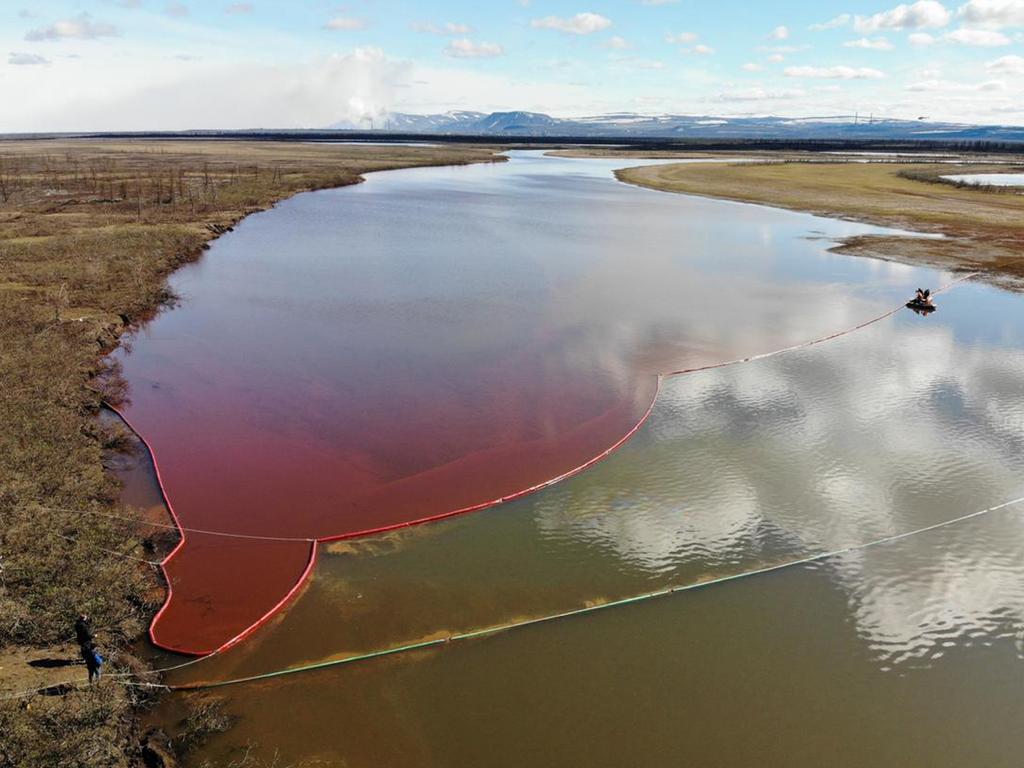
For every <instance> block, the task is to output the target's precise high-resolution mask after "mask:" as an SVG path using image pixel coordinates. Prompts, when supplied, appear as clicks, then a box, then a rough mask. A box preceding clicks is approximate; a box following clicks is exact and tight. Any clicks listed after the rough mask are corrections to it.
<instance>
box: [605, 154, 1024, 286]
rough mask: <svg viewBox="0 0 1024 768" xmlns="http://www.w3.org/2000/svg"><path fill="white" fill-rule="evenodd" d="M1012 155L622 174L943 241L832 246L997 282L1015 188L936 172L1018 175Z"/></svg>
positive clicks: (875, 238)
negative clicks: (998, 159)
mask: <svg viewBox="0 0 1024 768" xmlns="http://www.w3.org/2000/svg"><path fill="white" fill-rule="evenodd" d="M1019 162H1020V159H1019V158H1016V159H1013V160H1010V161H1008V162H1003V163H999V164H996V163H992V164H978V163H972V164H970V165H959V164H955V163H942V164H939V163H933V162H932V163H930V162H905V161H904V162H899V161H897V162H872V163H863V162H857V163H851V162H821V161H820V157H810V158H808V157H807V156H804V157H803V158H801V159H795V158H790V159H788V160H786V161H784V162H761V163H746V164H738V163H736V164H719V163H712V164H670V165H657V166H648V167H643V168H627V169H624V170H621V171H618V172H617V175H618V177H619V178H620V179H621V180H622V181H626V182H629V183H632V184H637V185H640V186H644V187H650V188H653V189H659V190H664V191H669V192H685V193H687V194H695V195H703V196H707V197H719V198H725V199H728V200H737V201H741V202H748V203H760V204H764V205H772V206H777V207H779V208H789V209H792V210H798V211H808V212H811V213H816V214H820V215H824V216H833V217H837V218H845V219H856V220H858V221H865V222H869V223H872V224H878V225H882V226H889V227H898V228H901V229H908V230H915V231H919V232H927V233H933V234H941V235H944V236H945V237H943V238H910V239H908V238H905V237H892V236H885V235H868V236H860V237H854V238H850V239H848V240H847V241H845V242H844V243H843V244H841V245H840V246H838V247H837V248H836V250H838V251H841V252H845V253H851V254H856V255H863V256H872V257H876V258H883V259H888V260H892V261H901V262H905V263H911V264H927V265H930V266H935V267H939V268H943V269H958V270H967V271H977V272H982V273H984V274H985V275H986V278H987V279H990V280H992V281H994V282H998V283H1000V284H1002V285H1004V286H1014V287H1018V286H1020V285H1021V284H1022V282H1024V195H1022V194H1019V192H1020V190H1014V189H1013V188H1006V187H994V186H983V187H979V186H973V185H966V184H963V183H957V182H955V181H949V180H947V179H943V178H941V177H942V176H945V175H954V174H960V173H972V174H973V173H1020V172H1021V166H1020V165H1015V164H1014V163H1019Z"/></svg>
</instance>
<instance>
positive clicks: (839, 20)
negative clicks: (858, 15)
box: [810, 13, 853, 32]
mask: <svg viewBox="0 0 1024 768" xmlns="http://www.w3.org/2000/svg"><path fill="white" fill-rule="evenodd" d="M852 20H853V17H852V16H851V15H850V14H848V13H841V14H839V15H838V16H836V17H835V18H832V19H829V20H828V21H823V22H822V23H820V24H811V26H810V30H811V31H812V32H824V31H825V30H826V29H837V28H838V27H845V26H846V25H847V24H849V23H850V22H851V21H852Z"/></svg>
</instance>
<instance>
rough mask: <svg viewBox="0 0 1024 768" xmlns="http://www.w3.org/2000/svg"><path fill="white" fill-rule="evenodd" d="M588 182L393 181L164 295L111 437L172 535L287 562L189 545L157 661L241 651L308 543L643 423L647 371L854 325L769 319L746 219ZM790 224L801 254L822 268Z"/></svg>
mask: <svg viewBox="0 0 1024 768" xmlns="http://www.w3.org/2000/svg"><path fill="white" fill-rule="evenodd" d="M563 166H564V167H563ZM581 167H584V166H580V165H578V164H571V165H570V164H569V161H551V160H530V161H525V162H524V161H514V162H512V163H509V164H508V165H507V166H504V167H502V166H495V167H487V168H465V169H454V170H453V169H429V170H418V171H403V172H396V173H389V174H381V175H377V176H375V177H373V178H372V179H371V180H370V181H369V182H367V183H366V184H363V185H359V186H358V187H356V188H349V189H343V190H335V191H329V192H323V193H314V194H309V195H302V196H300V197H298V198H295V199H293V200H290V201H287V202H285V203H283V204H282V205H281V206H279V207H278V208H277V209H275V210H273V211H270V212H268V213H265V214H259V215H256V216H253V217H250V218H249V219H247V220H245V221H244V222H243V223H242V225H241V226H240V227H239V228H238V229H237V230H236V231H235V232H234V233H232V234H231V235H229V236H227V237H225V238H222V239H221V240H219V241H217V243H215V245H214V247H213V249H212V250H211V251H210V252H209V253H208V254H207V255H206V256H205V257H204V258H203V259H202V260H201V261H200V262H199V263H197V264H195V265H192V266H189V267H187V268H185V269H183V270H181V271H180V272H179V273H177V274H176V275H175V276H174V279H173V281H172V285H173V287H174V289H175V290H176V291H177V292H178V293H179V294H180V295H181V296H182V297H183V305H182V306H181V307H180V308H178V309H175V310H173V311H170V312H167V313H164V314H162V315H160V316H159V317H157V318H156V319H155V320H154V321H153V322H152V323H151V324H150V325H149V326H148V327H147V328H146V329H145V330H144V332H143V333H142V334H140V335H139V337H138V338H137V339H135V341H134V343H133V345H132V351H131V352H130V353H129V354H125V355H122V361H123V364H124V367H125V375H126V378H127V379H128V381H129V383H130V385H131V402H130V403H129V404H127V405H126V407H125V408H124V411H125V416H126V417H127V418H128V420H129V421H130V423H131V424H132V425H133V426H134V427H135V428H136V429H137V430H138V432H139V433H140V434H141V435H142V436H143V437H144V438H145V439H146V440H147V442H148V444H149V445H150V447H151V450H152V451H153V453H154V455H155V457H156V459H157V462H158V466H159V473H160V477H161V481H162V484H163V487H164V490H165V493H166V495H167V499H168V502H169V504H170V506H171V507H172V508H173V510H174V513H175V514H176V516H177V517H178V519H179V521H180V524H181V526H182V527H183V528H186V529H187V528H199V529H206V530H214V531H225V532H231V533H233V534H238V535H241V536H249V537H283V538H289V539H298V540H292V541H274V540H264V539H260V538H230V537H224V536H215V535H208V534H203V533H197V532H189V531H186V533H185V536H184V539H183V541H182V544H181V545H180V546H179V547H178V548H177V549H176V550H175V552H174V553H173V555H172V556H171V557H170V558H168V560H167V561H166V563H165V566H164V567H165V571H166V575H167V578H168V580H169V583H170V588H171V592H170V597H169V599H168V602H167V603H166V605H165V606H164V609H163V610H162V611H161V612H160V613H159V615H158V616H157V618H156V620H155V621H154V623H153V626H152V628H151V635H152V639H153V641H154V642H155V643H156V644H158V645H160V646H163V647H165V648H168V649H172V650H175V651H179V652H182V653H190V654H204V653H210V652H212V651H215V650H217V649H221V648H223V647H225V646H226V645H229V644H232V643H233V642H235V641H237V640H238V639H240V638H242V637H244V636H245V635H246V634H247V633H248V632H250V631H251V630H252V629H254V628H255V627H256V626H258V625H259V624H260V623H261V622H262V621H263V620H265V619H266V618H268V617H269V616H270V615H272V614H273V613H274V612H275V610H276V609H277V608H278V607H279V606H281V605H282V604H283V603H284V602H286V601H287V600H288V599H289V598H290V597H291V596H293V595H294V594H295V593H296V590H297V589H299V588H300V587H301V584H302V583H303V580H304V579H305V578H306V576H307V575H308V574H309V572H310V570H311V566H312V561H313V558H315V552H316V546H315V544H314V543H313V541H312V540H320V541H322V540H325V539H330V538H340V537H348V536H354V535H359V534H361V533H364V532H367V531H372V530H379V529H382V528H388V527H393V526H400V525H404V524H410V523H413V522H416V521H422V520H425V519H430V518H434V517H437V516H444V515H448V514H451V513H455V512H459V511H465V510H470V509H477V508H482V507H484V506H487V505H489V504H492V503H494V502H495V501H496V500H500V499H502V498H504V497H508V496H511V495H515V494H520V493H523V492H527V491H529V490H530V489H533V488H535V487H536V486H538V485H541V484H544V483H547V482H549V481H551V480H553V479H555V478H558V477H559V476H561V475H563V474H564V473H567V472H571V471H574V470H578V469H579V468H581V467H584V466H587V465H588V464H589V463H591V462H593V461H595V460H597V459H598V458H600V457H601V456H602V455H603V454H605V453H606V452H607V451H608V450H610V449H613V448H614V447H615V446H616V445H618V444H620V443H621V442H622V441H623V440H624V439H626V438H627V437H628V436H629V435H630V434H631V433H632V431H633V430H635V429H636V427H637V425H638V424H639V423H641V422H642V421H643V419H644V418H645V417H646V414H647V413H648V412H649V409H650V407H651V405H652V402H653V400H654V398H655V396H656V393H657V389H658V377H657V375H656V372H657V371H666V370H673V369H675V368H679V367H691V366H693V365H700V364H705V363H710V362H714V361H716V360H722V359H729V358H731V357H736V356H739V355H740V354H741V353H743V354H745V353H750V352H758V351H763V350H766V349H772V348H774V347H778V346H782V345H784V344H786V343H793V342H796V341H802V340H804V339H807V338H812V337H813V336H815V335H820V333H821V332H823V331H826V330H829V329H834V328H837V327H843V325H844V324H847V323H848V320H849V317H848V316H847V315H846V314H843V313H844V312H849V311H850V309H851V302H850V301H843V302H840V301H837V300H836V299H835V297H834V296H824V295H823V294H822V291H821V290H820V288H819V286H818V285H817V284H808V286H806V287H801V286H800V285H799V284H797V285H796V286H795V287H794V286H791V285H787V287H786V288H785V289H784V290H785V297H786V298H788V299H789V300H788V302H785V303H784V305H785V306H786V307H787V314H786V315H785V316H782V315H780V314H779V312H778V307H779V306H780V296H779V292H780V291H781V290H783V289H781V288H780V287H779V286H778V285H777V284H772V283H771V282H770V281H768V280H765V279H764V278H763V276H761V275H758V274H757V273H756V271H755V272H753V273H751V274H748V275H746V277H744V278H743V279H740V278H737V277H736V276H735V272H734V273H732V274H730V271H729V269H728V268H727V267H725V264H726V262H727V259H728V258H737V259H743V258H747V252H746V251H745V250H744V248H746V247H747V244H748V243H749V242H750V238H751V231H761V230H751V229H750V226H747V227H746V229H744V227H743V226H739V224H741V223H743V222H744V221H745V220H749V222H748V223H749V224H750V225H751V226H753V227H755V228H757V227H761V226H762V222H761V221H760V219H759V217H761V216H764V214H762V213H760V212H759V211H758V209H755V208H752V207H743V208H736V209H726V210H727V211H730V215H729V216H728V217H727V218H721V217H719V218H717V219H716V218H715V215H714V214H715V213H716V212H717V213H720V212H721V211H722V210H723V209H722V208H721V205H720V204H719V206H718V207H714V206H712V205H711V204H710V203H707V202H701V201H690V202H689V203H687V205H689V206H690V207H692V208H696V209H702V208H703V207H706V208H707V211H709V212H710V215H703V214H702V212H701V210H695V211H693V212H691V213H692V214H693V215H692V216H690V217H683V216H680V207H679V206H680V198H676V197H673V196H668V195H658V194H655V193H646V192H644V191H642V190H637V189H634V188H632V187H627V186H625V185H620V184H617V182H615V181H613V180H612V179H611V178H610V176H609V175H608V173H607V172H608V168H597V169H596V172H593V173H591V175H590V176H589V177H586V175H585V174H584V175H583V176H580V175H579V169H580V168H581ZM588 167H594V166H588ZM566 168H571V173H574V174H576V175H575V176H573V175H567V174H566V173H565V170H566ZM560 169H561V170H560ZM771 215H772V216H773V217H774V218H773V221H775V220H776V219H779V218H780V217H783V216H785V215H783V214H779V213H778V212H773V213H772V214H771ZM641 221H642V223H643V227H642V229H641V227H640V226H639V222H641ZM794 221H795V224H794V226H793V231H794V233H796V234H795V235H794V237H793V239H792V240H789V241H787V242H790V243H791V244H793V245H791V247H792V248H794V249H796V248H800V249H804V250H806V251H807V252H808V253H813V254H820V253H822V249H821V247H820V246H819V245H818V244H814V243H805V242H803V241H799V240H797V239H796V235H799V234H803V233H804V232H805V227H806V224H805V223H804V222H803V220H798V219H794ZM773 226H774V229H773V231H775V232H780V231H781V229H782V227H780V225H779V224H778V223H777V222H776V223H774V225H773ZM837 226H839V225H837ZM842 226H849V227H850V228H851V229H852V228H856V225H842ZM862 229H863V228H862ZM640 235H643V236H644V237H643V238H641V237H640ZM709 243H711V244H713V246H714V247H713V248H712V247H710V246H709ZM688 254H692V256H691V259H690V260H689V261H688V259H687V258H686V257H687V255H688ZM706 254H713V255H714V259H707V260H706V261H705V262H704V263H703V264H700V262H699V259H698V257H704V256H705V255H706ZM694 261H696V262H697V263H698V266H695V265H694V263H692V262H694ZM727 295H743V296H744V304H743V306H744V313H743V314H737V313H736V312H735V311H734V309H732V308H731V307H730V305H729V304H728V303H727V302H723V301H722V300H721V298H720V297H721V296H727ZM797 307H805V308H806V309H804V310H803V312H804V314H803V315H801V313H800V312H799V311H797V309H796V308H797ZM873 308H874V307H872V309H873ZM857 310H858V311H857V312H856V313H855V315H856V316H858V317H859V318H860V319H863V318H864V317H866V316H870V313H869V310H868V309H867V308H866V307H858V308H857ZM782 320H784V321H785V322H781V321H782ZM722 329H726V331H725V332H723V330H722ZM303 539H309V541H305V540H303ZM496 567H498V564H496Z"/></svg>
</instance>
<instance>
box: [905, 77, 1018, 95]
mask: <svg viewBox="0 0 1024 768" xmlns="http://www.w3.org/2000/svg"><path fill="white" fill-rule="evenodd" d="M904 90H907V91H914V92H925V93H927V92H936V93H954V92H972V91H986V92H990V91H1003V90H1006V83H1004V82H1003V81H1002V80H988V81H986V82H984V83H957V82H952V81H949V80H923V81H921V82H917V83H910V84H908V85H907V86H906V88H905V89H904Z"/></svg>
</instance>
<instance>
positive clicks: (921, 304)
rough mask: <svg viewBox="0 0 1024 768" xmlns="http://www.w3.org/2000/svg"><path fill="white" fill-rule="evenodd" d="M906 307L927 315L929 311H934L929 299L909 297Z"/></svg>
mask: <svg viewBox="0 0 1024 768" xmlns="http://www.w3.org/2000/svg"><path fill="white" fill-rule="evenodd" d="M907 309H912V310H914V311H915V312H918V313H920V314H922V315H927V314H928V313H930V312H934V311H935V305H934V304H932V303H931V301H921V300H920V299H911V300H910V301H908V302H907Z"/></svg>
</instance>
